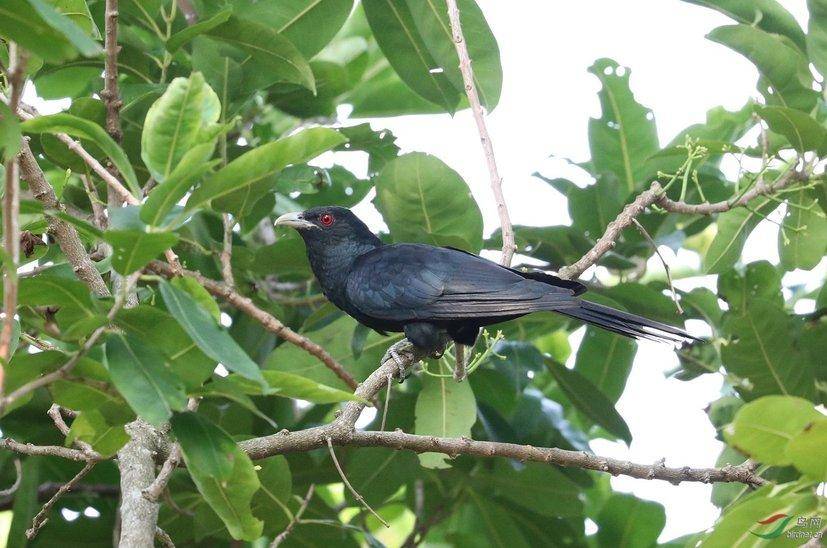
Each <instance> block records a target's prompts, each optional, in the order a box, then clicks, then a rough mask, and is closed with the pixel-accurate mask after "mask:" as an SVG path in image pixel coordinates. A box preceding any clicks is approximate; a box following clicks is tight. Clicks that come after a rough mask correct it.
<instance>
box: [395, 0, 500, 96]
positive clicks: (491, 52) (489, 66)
mask: <svg viewBox="0 0 827 548" xmlns="http://www.w3.org/2000/svg"><path fill="white" fill-rule="evenodd" d="M406 4H407V6H408V9H409V10H410V12H411V15H412V16H413V21H414V24H415V25H416V30H418V31H419V34H420V36H421V37H422V41H423V42H425V45H426V46H427V48H428V51H429V52H430V54H431V55H432V56H433V58H434V60H435V61H436V62H437V63H438V65H439V66H440V67H442V70H443V74H445V75H446V76H447V77H448V80H449V81H450V82H451V84H453V86H454V88H456V89H457V90H463V89H465V83H464V82H463V80H462V74H461V73H460V70H459V58H458V57H457V50H456V46H455V44H454V37H453V34H452V33H451V22H450V21H449V20H448V10H447V9H446V6H445V3H444V2H442V0H406ZM458 7H459V16H460V22H461V24H462V32H463V35H464V36H465V43H466V46H467V47H468V55H469V56H470V57H471V59H472V60H473V63H474V83H475V84H476V87H477V92H478V93H479V96H480V102H481V103H482V105H483V106H484V107H485V108H486V109H487V110H488V111H489V112H490V111H491V110H494V107H496V106H497V102H498V101H499V99H500V91H501V88H502V80H503V72H502V66H501V65H500V48H499V47H498V46H497V40H496V39H495V38H494V35H493V34H492V32H491V29H490V28H489V26H488V22H487V21H486V20H485V15H483V13H482V10H481V9H480V7H479V6H478V5H477V3H476V2H475V1H474V0H459V2H458Z"/></svg>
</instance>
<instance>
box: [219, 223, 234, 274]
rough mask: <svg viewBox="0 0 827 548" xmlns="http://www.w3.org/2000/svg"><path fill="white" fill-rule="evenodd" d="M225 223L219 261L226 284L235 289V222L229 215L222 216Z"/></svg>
mask: <svg viewBox="0 0 827 548" xmlns="http://www.w3.org/2000/svg"><path fill="white" fill-rule="evenodd" d="M222 221H223V223H224V241H223V244H224V245H223V247H222V248H221V253H220V254H219V260H220V261H221V276H222V277H223V278H224V283H225V284H227V285H228V286H230V287H232V288H235V278H233V226H234V225H235V221H233V218H232V217H231V216H230V214H229V213H224V214H223V215H222Z"/></svg>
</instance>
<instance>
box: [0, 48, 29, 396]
mask: <svg viewBox="0 0 827 548" xmlns="http://www.w3.org/2000/svg"><path fill="white" fill-rule="evenodd" d="M26 60H27V55H26V52H25V51H24V50H22V49H21V48H19V47H17V44H16V43H15V42H9V76H8V87H9V97H10V99H9V109H10V110H11V112H12V115H14V113H15V112H17V105H18V103H19V102H20V95H21V94H22V93H23V85H24V83H25V74H26ZM8 156H9V157H8V158H7V159H6V166H5V182H4V183H5V184H4V194H3V248H4V249H5V252H6V257H5V260H4V261H3V262H4V263H5V268H4V270H3V325H2V327H0V395H2V393H3V389H4V384H5V383H4V379H5V364H6V363H8V361H9V358H11V344H12V332H13V330H14V315H15V313H16V312H17V263H18V262H20V224H19V216H20V176H19V173H18V159H17V154H11V153H9V154H8Z"/></svg>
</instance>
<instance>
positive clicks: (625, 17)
mask: <svg viewBox="0 0 827 548" xmlns="http://www.w3.org/2000/svg"><path fill="white" fill-rule="evenodd" d="M478 2H479V3H480V5H481V6H482V8H483V11H484V13H485V15H486V17H487V19H488V22H489V24H490V25H491V27H492V29H493V31H494V34H495V35H496V37H497V39H498V42H499V45H500V50H501V56H502V64H503V70H504V84H503V92H502V98H501V100H500V103H499V106H498V107H497V109H496V110H495V111H494V112H493V113H492V114H491V115H490V116H489V117H488V126H489V131H490V133H491V137H492V140H493V143H494V147H495V152H496V157H497V162H498V164H499V167H500V172H501V174H502V175H503V177H504V181H505V182H504V191H505V194H506V198H507V200H508V205H509V208H510V210H511V216H512V220H513V221H514V223H515V224H526V225H549V224H561V223H568V222H569V218H568V214H567V209H566V203H565V200H564V199H563V198H562V196H560V195H559V194H558V193H556V192H555V191H553V190H552V189H551V188H550V187H549V186H548V185H546V184H545V183H543V182H541V181H539V180H537V179H535V178H533V177H531V174H532V173H533V172H535V171H540V172H542V173H544V174H545V175H549V176H558V177H559V176H565V177H570V178H572V179H573V180H575V181H576V182H578V183H586V182H587V181H588V179H584V177H583V174H582V172H580V171H579V170H577V169H575V168H572V167H570V166H568V165H567V164H566V162H564V161H562V160H554V159H550V158H549V157H550V156H551V155H554V156H556V157H562V158H572V159H574V160H577V161H580V160H585V159H587V158H588V157H589V151H588V139H587V134H586V129H587V123H588V119H589V117H591V116H598V115H599V109H600V107H599V103H598V100H597V95H596V94H597V91H598V89H599V87H600V86H599V83H598V81H597V78H595V77H594V76H593V75H591V74H589V73H588V72H587V71H586V69H587V68H588V67H589V66H590V65H591V64H592V63H593V62H594V60H595V59H597V58H599V57H612V58H614V59H615V60H616V61H618V62H619V63H620V64H621V65H625V66H627V67H629V68H630V69H631V71H632V75H631V86H632V89H633V91H634V92H635V95H636V97H637V99H638V101H640V102H641V103H642V104H644V105H646V106H648V107H650V108H651V109H652V110H653V111H654V113H655V117H656V120H657V126H658V132H659V134H660V138H661V143H662V144H663V143H665V142H667V141H668V140H670V139H671V138H672V137H673V136H674V135H675V134H676V133H678V132H679V131H680V130H681V129H683V128H685V127H686V126H688V125H690V124H693V123H697V122H702V121H703V120H704V119H705V114H706V111H707V110H709V109H710V108H713V107H715V106H718V105H723V106H724V107H726V108H728V109H736V108H740V107H741V106H742V105H743V104H744V103H745V102H746V100H747V99H748V98H750V97H753V96H756V95H757V92H756V91H755V82H756V80H757V72H756V71H755V69H754V68H753V66H752V65H751V64H750V63H749V62H748V61H746V60H745V59H744V58H742V57H741V56H739V55H738V54H736V53H734V52H732V51H730V50H728V49H727V48H725V47H723V46H721V45H718V44H715V43H712V42H710V41H708V40H706V39H705V38H704V36H705V35H706V33H707V32H709V31H710V30H712V29H713V28H715V27H716V26H719V25H725V24H729V23H731V20H729V19H728V18H726V17H724V16H722V15H720V14H718V13H716V12H713V11H711V10H708V9H705V8H701V7H698V6H695V5H690V4H686V3H684V2H680V1H678V0H626V1H623V2H618V1H617V0H580V1H578V2H549V1H548V0H522V1H520V2H505V1H502V0H478ZM781 3H782V4H784V5H785V6H786V7H787V8H788V9H789V10H790V11H792V12H793V14H795V15H796V17H798V18H799V20H800V21H802V23H803V24H804V25H806V7H805V6H806V1H805V0H781ZM27 91H28V93H27V94H26V100H27V101H33V102H35V104H37V105H39V106H40V108H41V109H42V110H43V111H44V112H52V111H54V110H59V109H60V108H61V107H63V108H65V104H61V103H62V102H58V103H57V104H52V105H46V104H45V103H43V102H41V101H38V100H37V99H36V98H35V97H34V96H33V93H32V91H33V90H31V89H29V90H27ZM371 122H372V123H373V127H374V129H378V128H383V127H384V128H387V129H390V130H392V131H393V133H394V134H395V135H396V137H397V144H398V145H399V146H401V147H402V151H403V152H410V151H423V152H428V153H431V154H434V155H436V156H438V157H439V158H441V159H442V160H443V161H445V162H446V163H447V164H448V165H450V166H451V167H453V168H454V169H455V170H457V171H458V172H459V173H460V174H461V175H462V176H463V177H464V178H465V180H466V181H467V182H468V184H469V185H470V187H471V190H472V192H473V194H474V196H475V198H476V199H477V201H478V202H479V204H480V207H481V209H482V212H483V216H484V218H485V226H486V233H489V232H491V231H492V230H493V229H495V228H496V227H497V226H498V224H497V223H498V221H497V216H496V209H495V207H494V203H493V200H492V199H491V193H490V190H489V186H488V184H489V183H488V175H487V171H486V168H485V163H484V159H483V156H482V152H481V150H480V146H479V141H478V136H477V133H476V128H475V125H474V122H473V120H472V118H471V115H470V113H469V112H468V111H465V112H461V113H459V114H457V115H456V116H455V117H454V118H451V117H450V116H448V115H431V116H408V117H400V118H394V119H376V120H371ZM344 156H348V157H350V158H351V159H352V157H353V155H352V154H348V155H344ZM339 159H341V160H344V162H343V163H345V162H346V163H348V164H350V163H351V162H350V161H347V158H345V157H342V158H337V160H339ZM353 167H355V166H353ZM362 169H364V166H362ZM357 210H358V213H359V214H360V215H361V216H362V217H363V218H365V219H366V220H368V221H370V222H371V224H373V225H377V224H378V222H379V217H378V214H377V213H376V212H375V210H373V208H372V206H370V205H369V204H362V205H360V206H359V207H358V208H357ZM776 238H777V228H776V227H775V225H772V224H771V223H767V222H764V223H762V225H761V226H759V228H758V229H757V230H756V231H755V233H754V234H753V236H752V237H751V238H750V240H749V241H748V244H747V249H746V252H745V258H746V260H747V262H750V261H754V260H759V259H769V260H771V261H777V253H776V251H775V246H776V244H775V242H776ZM665 256H666V257H667V260H669V261H670V263H672V266H673V267H675V266H677V265H678V264H679V262H680V261H681V260H687V261H693V260H695V261H697V258H695V257H693V256H691V254H687V255H686V256H684V255H683V254H681V256H680V257H678V258H676V257H675V256H674V254H672V253H671V252H665ZM690 264H691V262H690ZM650 266H651V268H652V269H653V270H654V271H658V270H657V269H659V268H661V266H660V263H658V262H657V261H652V262H650ZM825 270H827V268H825V262H824V261H823V262H822V264H821V265H820V267H819V268H817V269H816V271H814V272H811V273H807V272H795V273H791V274H788V275H787V276H786V277H785V283H786V284H787V285H790V284H793V283H808V284H811V285H815V284H817V283H820V280H821V279H822V278H823V277H824V274H825ZM698 284H704V285H706V286H708V287H710V288H712V289H714V287H715V285H714V284H715V280H714V277H707V278H706V279H703V280H699V281H697V283H695V284H687V283H686V282H684V283H683V285H681V284H679V286H680V287H681V288H682V289H690V288H691V287H693V286H694V285H698ZM690 327H692V326H690ZM578 341H579V334H575V336H573V342H575V343H576V342H578ZM676 364H677V359H676V358H675V356H674V354H673V353H672V352H671V351H670V350H669V349H668V348H665V347H663V346H660V345H657V344H654V343H646V342H644V343H641V344H640V350H639V351H638V354H637V359H636V361H635V367H634V368H633V370H632V373H631V376H630V377H629V381H628V384H627V387H626V391H625V393H624V395H623V397H622V398H621V399H620V402H619V403H618V409H619V411H620V412H621V413H622V414H623V416H624V417H625V418H626V421H627V422H628V424H629V427H630V429H631V431H632V434H633V436H634V441H633V442H632V445H631V447H630V448H626V447H625V446H624V445H623V444H614V443H609V442H602V441H598V442H595V443H593V444H592V446H593V448H594V450H595V451H596V452H598V453H601V454H604V455H607V456H612V457H617V458H623V459H628V460H632V461H637V462H643V463H650V462H655V461H657V460H658V459H660V458H665V459H666V463H667V465H670V466H693V467H696V466H713V465H714V462H715V459H716V458H717V456H718V453H719V452H720V449H721V444H720V443H719V442H717V441H715V439H714V430H713V428H712V426H711V424H710V423H709V420H708V419H707V417H706V414H705V413H704V408H705V407H706V406H707V404H708V403H709V402H710V401H712V400H714V399H716V398H717V397H718V396H719V390H720V387H721V378H720V377H718V376H713V375H706V376H704V377H702V378H700V379H697V380H694V381H691V382H680V381H676V380H669V379H666V378H665V377H664V372H665V371H668V370H670V369H672V368H673V367H675V365H676ZM612 483H613V486H614V487H615V489H617V490H620V491H627V492H632V493H634V494H636V495H637V496H640V497H642V498H646V499H650V500H656V501H658V502H660V503H662V504H663V505H664V506H665V507H666V514H667V523H666V528H665V530H664V532H663V534H662V535H661V538H660V540H661V541H664V540H668V539H671V538H674V537H677V536H680V535H683V534H687V533H693V532H696V531H700V530H703V529H705V528H707V527H710V526H711V525H712V524H713V523H714V521H715V519H716V518H717V515H718V511H717V509H716V508H715V507H714V506H713V505H712V504H711V503H710V502H709V497H710V491H711V487H710V486H707V485H702V484H684V485H681V486H679V487H675V486H672V485H670V484H668V483H665V482H654V481H645V480H635V479H631V478H622V477H620V478H613V479H612Z"/></svg>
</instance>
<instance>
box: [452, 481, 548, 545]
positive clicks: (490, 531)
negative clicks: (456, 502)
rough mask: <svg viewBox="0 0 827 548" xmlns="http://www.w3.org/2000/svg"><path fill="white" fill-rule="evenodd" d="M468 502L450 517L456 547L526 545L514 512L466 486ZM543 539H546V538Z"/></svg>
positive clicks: (516, 514)
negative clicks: (456, 540) (455, 538)
mask: <svg viewBox="0 0 827 548" xmlns="http://www.w3.org/2000/svg"><path fill="white" fill-rule="evenodd" d="M467 493H468V495H469V496H468V502H466V503H465V504H463V505H461V506H460V507H459V508H458V509H457V510H456V513H455V514H454V515H453V516H452V520H451V521H452V524H453V527H454V528H456V530H455V531H453V534H452V537H457V538H459V539H460V541H461V542H458V543H457V544H458V545H459V546H490V547H492V548H529V546H531V545H530V544H529V543H528V542H527V541H526V539H525V536H524V535H523V531H522V529H521V528H520V526H519V525H517V521H516V520H515V518H516V517H518V516H519V514H518V513H510V512H508V511H507V510H506V509H505V508H504V507H503V506H502V505H501V504H498V503H497V502H495V501H494V500H491V499H490V498H489V497H485V496H483V495H482V494H480V493H478V492H477V491H475V490H473V489H468V490H467ZM546 540H547V539H546Z"/></svg>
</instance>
